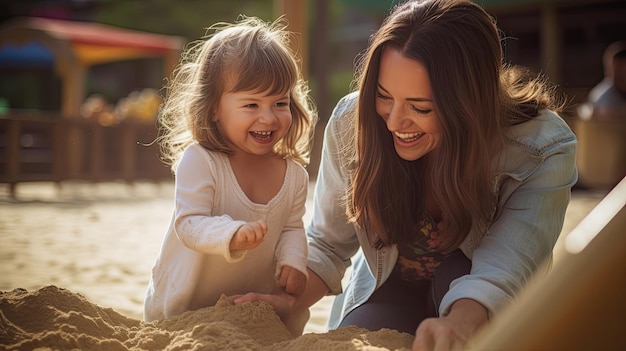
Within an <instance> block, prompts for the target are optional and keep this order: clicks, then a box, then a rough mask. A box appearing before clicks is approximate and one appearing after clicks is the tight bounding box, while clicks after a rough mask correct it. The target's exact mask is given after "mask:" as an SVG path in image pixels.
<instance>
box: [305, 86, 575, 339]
mask: <svg viewBox="0 0 626 351" xmlns="http://www.w3.org/2000/svg"><path fill="white" fill-rule="evenodd" d="M356 100H357V94H356V93H352V94H350V95H347V96H346V97H344V98H343V99H342V100H341V101H339V103H338V104H337V106H336V107H335V109H334V111H333V113H332V115H331V117H330V120H329V122H328V125H327V126H326V130H325V134H324V145H323V147H322V160H321V164H320V171H319V173H318V177H317V183H316V185H315V194H314V207H313V217H312V220H311V223H310V225H309V227H308V229H307V236H308V240H309V263H308V266H309V268H311V269H312V270H313V271H314V272H315V273H316V274H317V275H319V276H320V278H322V280H323V281H324V282H325V283H326V284H327V285H328V287H329V289H330V294H332V295H337V294H339V295H338V296H337V297H336V298H335V302H334V304H333V308H332V311H331V315H330V320H329V327H330V328H336V327H337V326H338V324H339V322H340V321H341V320H342V319H343V317H344V316H345V315H346V314H347V313H348V312H350V311H351V310H353V309H354V308H356V307H358V306H359V305H360V304H362V303H364V302H365V301H367V299H368V298H369V297H370V296H371V294H372V293H373V291H374V290H375V289H376V288H377V287H379V286H380V285H381V284H382V283H383V282H384V281H385V280H386V279H387V278H388V277H389V275H390V273H391V271H392V270H393V267H394V265H395V263H396V259H397V258H398V250H397V247H395V246H390V247H383V248H382V249H378V250H376V249H374V248H372V247H371V246H370V244H369V242H368V239H367V235H366V233H365V232H364V231H362V230H361V229H359V228H357V227H355V226H354V225H353V224H351V223H349V222H348V220H347V217H346V214H345V207H344V199H345V194H346V189H347V188H348V182H349V179H350V177H349V172H350V165H349V164H348V162H349V158H348V156H347V155H349V154H350V153H349V150H350V149H349V148H350V147H353V146H352V144H351V137H352V135H353V133H354V131H353V130H354V129H353V128H352V126H353V124H352V118H354V113H351V111H352V109H353V107H354V106H355V103H356ZM576 145H577V142H576V138H575V136H574V134H573V132H572V131H571V130H570V128H569V127H568V125H567V123H565V121H563V119H561V118H560V117H559V116H558V115H557V114H555V113H553V112H551V111H548V110H546V111H542V113H541V114H540V115H539V116H537V117H536V118H533V119H531V120H530V121H527V122H524V123H521V124H518V125H515V126H512V127H511V128H510V129H509V132H508V134H507V143H506V146H505V150H504V153H503V157H501V161H499V162H496V163H494V167H495V173H494V174H495V177H494V179H493V187H494V188H493V190H494V192H495V193H497V197H498V204H497V208H496V209H495V212H496V213H495V214H496V215H495V216H494V218H495V220H494V221H493V222H492V223H491V224H490V226H489V228H488V230H487V231H486V232H481V231H479V230H477V229H476V228H473V229H472V230H471V231H470V233H469V234H468V235H467V238H466V239H465V241H464V242H463V243H462V244H461V247H460V248H461V250H462V251H463V253H464V254H465V255H466V256H467V257H468V258H470V259H471V260H472V269H471V272H470V274H468V275H465V276H463V277H460V278H458V279H456V280H454V281H453V282H452V284H451V285H450V290H449V291H448V293H447V294H446V295H445V296H444V298H443V301H442V302H441V305H440V306H439V314H440V315H446V314H447V313H448V312H449V309H450V307H451V305H452V304H453V303H454V302H455V301H456V300H458V299H462V298H469V299H473V300H476V301H478V302H480V303H481V304H482V305H484V306H485V307H486V308H487V309H488V311H489V314H490V315H492V314H493V313H494V312H496V311H498V310H499V309H500V308H501V307H502V306H504V305H505V304H507V303H508V302H509V301H511V300H512V299H513V297H514V296H515V294H516V293H517V292H519V290H520V289H521V288H522V287H523V286H524V284H525V283H526V282H527V281H528V280H529V278H530V277H531V276H532V275H533V274H534V273H535V272H537V271H538V269H539V268H540V267H541V266H542V265H543V264H544V263H545V264H546V265H547V264H549V263H550V262H551V260H552V249H553V248H554V245H555V243H556V240H557V238H558V236H559V234H560V232H561V229H562V226H563V220H564V217H565V210H566V208H567V205H568V203H569V200H570V195H571V193H570V191H571V187H572V186H573V185H574V184H575V183H576V181H577V179H578V173H577V170H576V164H575V158H576ZM351 264H353V267H352V275H351V277H350V280H349V282H348V283H347V286H346V288H345V290H343V289H342V284H341V281H342V278H343V276H344V273H345V271H346V269H347V268H348V267H349V266H350V265H351Z"/></svg>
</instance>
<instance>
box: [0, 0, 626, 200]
mask: <svg viewBox="0 0 626 351" xmlns="http://www.w3.org/2000/svg"><path fill="white" fill-rule="evenodd" d="M397 1H398V0H238V1H227V0H143V1H140V0H19V1H17V0H16V1H6V0H5V1H2V2H0V183H2V184H5V185H7V186H8V187H9V192H10V193H11V194H14V193H15V189H16V186H17V184H18V183H21V182H34V181H53V182H62V181H65V180H77V179H78V180H88V181H108V180H123V181H129V182H132V181H136V180H141V179H147V180H163V179H171V175H170V172H169V170H168V169H167V168H166V167H165V166H163V165H162V164H161V162H160V160H159V157H158V152H159V151H158V146H157V145H155V144H152V141H154V138H155V136H156V124H155V117H156V112H157V108H158V105H159V103H160V101H161V98H162V95H163V94H164V91H163V90H161V88H162V86H163V83H164V79H165V78H166V77H167V76H168V75H169V74H170V73H171V70H172V69H173V67H174V66H175V65H176V63H177V62H178V58H179V54H180V51H181V50H182V49H183V48H184V47H185V45H186V44H187V43H189V42H190V41H193V40H196V39H199V38H200V37H202V36H203V35H204V34H205V33H206V28H207V27H208V26H210V25H211V24H213V23H215V22H218V21H226V22H232V21H233V20H235V19H236V18H237V16H238V15H239V14H246V15H251V16H258V17H260V18H262V19H265V20H268V21H269V20H273V19H275V18H277V17H279V16H283V15H284V16H285V17H286V18H287V19H288V21H289V29H290V30H291V31H293V32H296V33H297V34H298V41H297V42H296V43H294V46H295V47H294V49H296V50H297V51H298V53H299V55H300V57H301V60H302V61H301V62H302V66H303V69H304V71H305V75H306V77H307V79H308V80H309V81H310V86H311V89H312V95H313V97H314V99H315V101H316V103H317V107H318V109H319V114H320V122H319V124H318V126H317V130H316V131H317V132H316V138H315V145H314V150H313V154H312V162H311V165H310V167H309V170H310V173H311V176H312V178H313V179H314V178H315V175H316V174H317V169H318V166H319V151H320V148H321V139H322V131H323V128H324V127H325V122H326V120H327V119H328V116H329V115H330V112H331V110H332V108H333V106H334V104H335V103H336V102H337V101H338V99H339V98H340V97H341V96H342V95H344V94H346V93H347V92H348V91H349V87H350V82H351V80H352V78H353V75H352V73H353V63H354V60H355V57H356V56H357V55H358V53H359V52H360V51H362V50H363V49H365V47H366V45H367V40H368V37H369V36H370V35H371V34H372V33H373V31H374V30H375V29H376V28H378V26H379V25H380V23H381V21H382V19H383V18H384V16H385V15H386V13H387V12H388V10H389V8H390V7H391V6H393V5H394V4H395V3H397ZM476 1H477V2H478V3H479V4H481V5H483V6H484V7H485V8H486V9H487V10H488V11H489V12H490V13H492V14H493V16H494V18H496V19H497V22H498V25H499V27H500V28H501V29H502V31H503V36H504V37H505V38H506V39H504V40H503V47H504V52H505V60H506V62H509V63H512V64H520V65H524V66H528V67H530V68H532V69H533V70H535V71H537V72H542V73H544V74H546V75H547V76H548V77H549V78H550V79H551V80H552V81H553V82H554V83H556V84H558V85H559V88H560V89H561V90H562V92H563V93H565V94H566V95H567V97H568V99H569V101H570V102H571V104H570V109H569V110H568V111H567V113H566V114H565V116H564V117H565V119H566V120H567V121H568V123H570V125H571V126H572V128H573V129H574V130H575V131H576V132H577V133H578V132H579V130H580V131H581V133H582V134H579V139H580V142H581V147H580V151H581V152H579V153H580V155H579V167H580V168H581V182H580V186H584V187H592V188H594V187H599V188H607V187H611V186H612V185H615V184H616V183H617V181H618V180H619V179H621V178H622V177H623V176H624V175H626V171H625V165H626V160H625V156H624V153H625V151H624V149H626V144H624V141H623V140H624V139H626V134H625V130H626V129H624V123H621V124H619V125H615V124H611V125H606V123H605V124H603V125H602V126H600V127H597V126H595V127H593V128H592V127H590V126H586V125H585V126H578V124H577V120H578V119H579V113H578V107H579V105H582V104H583V103H585V102H586V101H587V94H588V93H589V91H590V90H591V89H592V88H593V87H594V86H595V85H596V84H597V83H599V82H600V81H602V80H603V78H604V74H605V71H604V67H603V59H602V56H603V53H604V50H605V49H606V48H607V47H608V45H609V44H611V43H613V42H616V41H619V40H624V39H626V2H624V1H616V0H569V1H564V0H541V1H540V0H476ZM589 119H590V118H587V120H589ZM622 120H626V116H624V118H622ZM622 122H623V121H622ZM587 124H588V123H587ZM594 128H595V129H594ZM598 128H599V129H598ZM583 129H585V130H584V131H583ZM592 129H593V130H592ZM607 133H612V134H611V135H609V136H607V135H608V134H607ZM583 139H584V140H583Z"/></svg>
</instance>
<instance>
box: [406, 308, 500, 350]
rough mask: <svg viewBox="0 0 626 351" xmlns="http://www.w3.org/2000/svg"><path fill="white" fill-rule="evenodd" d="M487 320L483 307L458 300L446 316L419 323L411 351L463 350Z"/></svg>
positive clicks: (485, 310)
mask: <svg viewBox="0 0 626 351" xmlns="http://www.w3.org/2000/svg"><path fill="white" fill-rule="evenodd" d="M487 320H488V313H487V309H485V307H483V305H481V304H480V303H478V302H476V301H474V300H469V299H461V300H458V301H457V302H455V303H454V305H453V306H452V309H451V310H450V314H448V315H447V316H445V317H440V318H428V319H425V320H424V321H423V322H422V323H420V325H419V326H418V327H417V331H416V332H415V340H414V341H413V351H425V350H435V351H440V350H441V351H443V350H446V351H448V350H464V349H465V346H466V345H467V342H468V341H469V339H470V338H471V337H472V336H473V335H474V334H475V333H476V331H477V330H478V328H479V327H480V326H482V325H483V324H484V323H486V322H487Z"/></svg>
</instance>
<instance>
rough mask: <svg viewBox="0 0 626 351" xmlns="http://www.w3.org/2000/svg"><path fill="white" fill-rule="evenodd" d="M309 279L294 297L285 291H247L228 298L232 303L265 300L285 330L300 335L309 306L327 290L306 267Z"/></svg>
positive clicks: (307, 316) (319, 279)
mask: <svg viewBox="0 0 626 351" xmlns="http://www.w3.org/2000/svg"><path fill="white" fill-rule="evenodd" d="M308 273H309V279H308V280H307V281H306V285H305V288H304V291H303V292H302V294H300V295H298V296H297V297H294V296H292V295H289V294H288V293H286V292H285V291H280V292H278V293H276V294H259V293H247V294H244V295H233V296H230V298H231V299H232V300H233V302H234V303H236V304H238V303H245V302H253V301H265V302H267V303H269V304H270V305H272V307H273V308H274V311H276V314H277V315H278V317H280V320H281V321H283V323H285V326H286V327H287V330H289V332H290V333H291V335H293V336H294V337H296V336H299V335H302V332H303V331H304V326H305V325H306V322H307V321H308V320H309V316H310V315H311V313H310V312H309V307H311V306H312V305H313V304H314V303H316V302H317V301H319V300H320V299H321V298H322V297H324V295H326V293H327V292H328V286H326V283H324V281H323V280H322V279H321V278H320V277H319V276H318V275H317V274H315V272H313V271H312V270H310V269H308Z"/></svg>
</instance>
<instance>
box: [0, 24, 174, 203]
mask: <svg viewBox="0 0 626 351" xmlns="http://www.w3.org/2000/svg"><path fill="white" fill-rule="evenodd" d="M33 43H35V44H36V45H38V46H39V47H42V48H44V49H45V50H47V51H48V52H49V53H51V54H52V57H53V60H52V65H53V70H54V73H55V75H56V76H58V77H59V78H60V81H61V90H62V91H61V94H60V96H61V102H60V111H54V112H42V111H17V110H11V109H8V110H7V111H4V112H3V113H1V114H0V182H1V183H7V184H9V185H10V186H11V194H12V195H14V194H15V186H16V185H17V184H18V183H19V182H25V181H55V182H60V181H63V180H70V179H74V180H87V181H100V180H117V179H120V180H125V181H134V180H136V179H138V178H147V179H161V178H169V177H171V175H170V172H169V170H168V169H167V167H165V166H164V165H163V164H162V163H161V162H160V160H159V157H158V146H157V145H151V146H149V147H148V146H145V145H143V144H150V143H151V142H152V141H154V139H155V137H156V132H157V130H156V124H155V123H151V124H146V123H140V122H137V121H131V120H129V121H123V122H122V123H120V124H117V125H114V126H108V127H107V126H102V125H100V124H99V123H97V122H96V121H94V120H87V119H84V118H81V117H80V113H79V109H80V106H81V104H82V103H83V102H84V100H85V80H86V74H87V72H88V70H89V69H90V68H91V67H93V66H95V65H99V64H103V63H110V62H116V61H124V60H131V59H137V58H149V57H156V58H160V59H162V62H163V75H164V76H167V75H169V74H170V73H171V71H172V69H173V68H174V67H175V65H176V63H177V61H178V58H179V55H180V52H181V50H182V46H183V41H182V39H181V38H178V37H173V36H164V35H156V34H151V33H144V32H138V31H131V30H126V29H121V28H117V27H112V26H106V25H102V24H96V23H82V22H71V21H60V20H51V19H44V18H20V19H16V20H14V21H12V22H9V23H7V24H6V25H5V26H4V27H2V28H0V49H2V48H6V47H11V48H18V49H19V48H20V47H24V46H25V45H29V44H33Z"/></svg>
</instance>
